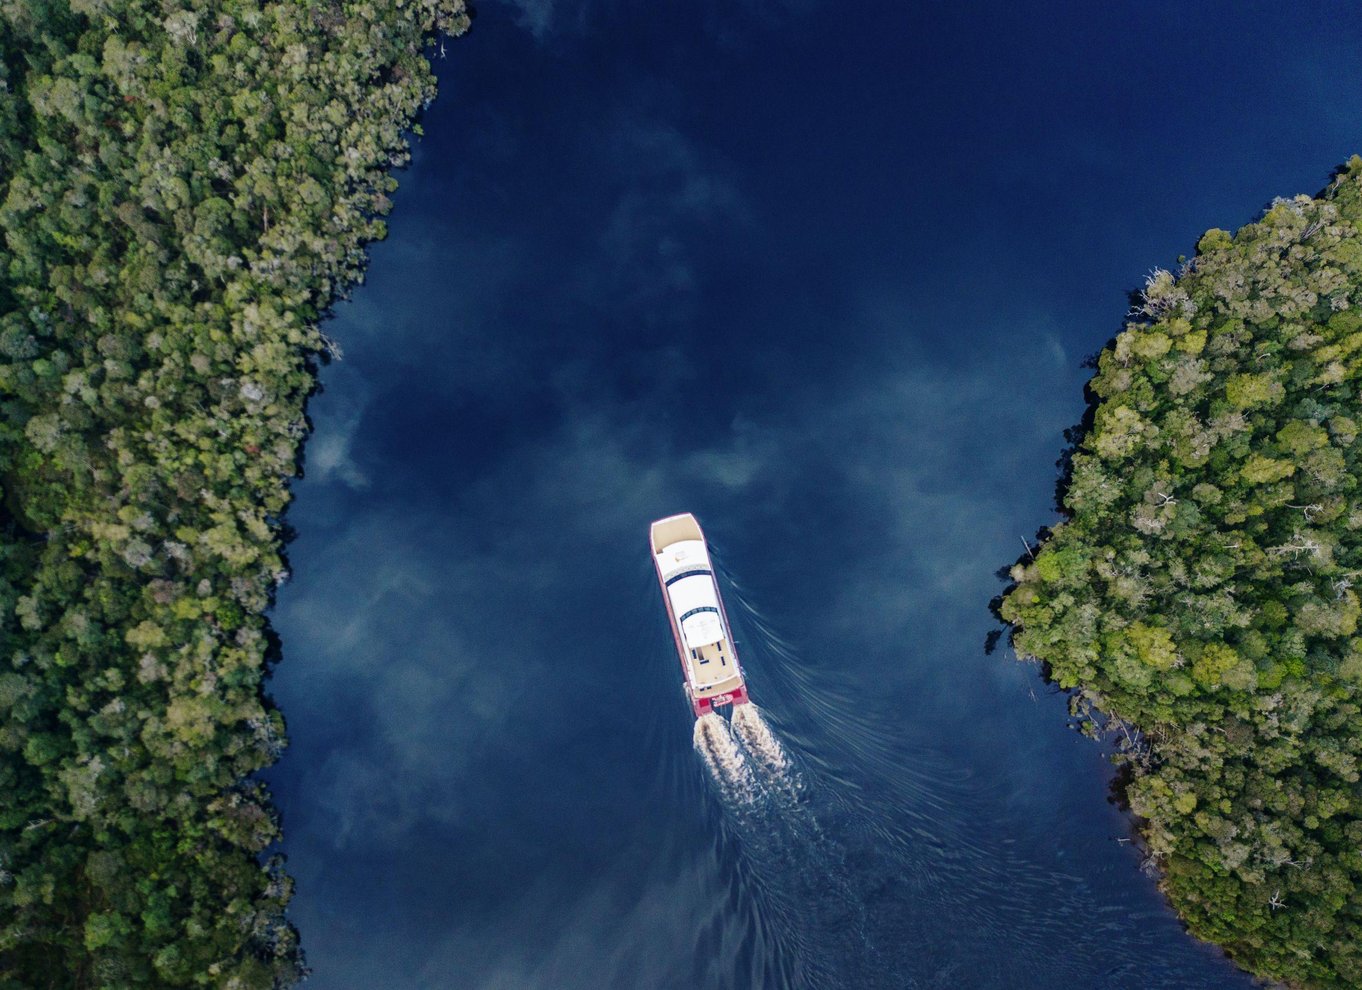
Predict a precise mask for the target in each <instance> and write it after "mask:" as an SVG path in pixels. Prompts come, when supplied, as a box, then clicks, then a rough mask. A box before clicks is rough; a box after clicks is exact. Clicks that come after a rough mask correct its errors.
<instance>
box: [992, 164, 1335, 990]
mask: <svg viewBox="0 0 1362 990" xmlns="http://www.w3.org/2000/svg"><path fill="white" fill-rule="evenodd" d="M1359 383H1362V159H1359V158H1353V159H1352V160H1351V161H1350V162H1349V163H1347V165H1345V166H1344V167H1343V168H1341V169H1340V170H1339V171H1338V172H1337V173H1336V174H1335V176H1334V178H1333V181H1332V182H1330V183H1329V185H1328V186H1327V188H1326V189H1324V190H1323V191H1322V192H1321V193H1320V194H1319V195H1317V196H1315V197H1308V196H1297V197H1295V198H1292V199H1279V200H1276V201H1275V202H1274V203H1273V204H1272V205H1271V207H1270V208H1268V209H1267V210H1266V212H1265V213H1264V215H1263V216H1262V217H1261V218H1260V219H1259V220H1257V221H1256V222H1254V223H1251V224H1249V225H1247V226H1245V227H1244V228H1243V229H1241V230H1240V231H1238V233H1236V234H1230V233H1228V232H1227V231H1224V230H1211V231H1208V232H1207V233H1206V234H1205V235H1204V236H1203V237H1202V238H1201V240H1200V242H1199V243H1198V244H1197V250H1196V254H1195V256H1194V257H1192V258H1190V259H1184V260H1182V261H1181V264H1180V268H1179V270H1178V271H1177V272H1176V273H1174V272H1169V271H1164V270H1155V271H1154V272H1152V273H1151V274H1150V275H1149V276H1148V278H1147V281H1146V284H1145V287H1144V289H1143V291H1142V292H1140V293H1137V294H1136V296H1135V301H1134V306H1133V307H1132V311H1131V313H1130V315H1129V317H1128V319H1127V322H1126V324H1125V326H1124V328H1123V330H1122V332H1121V333H1120V334H1119V335H1118V336H1117V337H1116V338H1115V340H1114V341H1112V342H1111V343H1110V344H1109V345H1108V346H1107V347H1106V348H1105V349H1104V350H1103V351H1102V352H1101V354H1100V356H1099V358H1098V360H1097V373H1096V375H1095V376H1094V377H1093V378H1092V380H1091V382H1090V383H1089V386H1088V388H1089V399H1090V407H1089V415H1088V417H1087V419H1086V420H1085V422H1084V424H1083V425H1081V426H1080V427H1079V428H1077V429H1076V430H1075V431H1074V432H1073V433H1072V434H1071V435H1070V439H1071V440H1072V441H1073V442H1074V446H1073V447H1072V448H1071V449H1070V450H1069V451H1068V452H1067V453H1066V454H1065V456H1064V457H1063V458H1062V459H1061V461H1060V464H1061V467H1062V468H1063V470H1064V474H1063V477H1062V479H1061V482H1060V490H1061V496H1060V503H1061V504H1060V509H1061V512H1062V516H1063V519H1062V521H1061V522H1060V523H1058V524H1057V525H1055V526H1054V527H1052V528H1051V529H1050V530H1049V531H1048V533H1043V534H1042V535H1043V536H1044V537H1045V538H1044V541H1043V544H1042V546H1041V547H1040V548H1039V549H1038V550H1036V551H1035V552H1030V551H1028V553H1027V554H1026V555H1024V556H1023V557H1022V559H1021V560H1019V561H1018V563H1017V564H1016V565H1015V566H1014V567H1013V568H1012V570H1011V578H1012V581H1013V584H1012V585H1011V586H1010V587H1009V589H1008V591H1007V592H1006V594H1005V595H1004V597H1003V599H1002V601H1001V605H1000V613H1001V615H1002V617H1003V618H1004V619H1005V620H1006V621H1007V622H1009V623H1011V624H1012V643H1013V646H1014V648H1015V650H1016V652H1017V654H1018V656H1019V657H1021V658H1023V659H1039V660H1041V661H1043V662H1044V664H1045V666H1046V668H1047V671H1048V673H1049V675H1050V676H1051V677H1053V678H1054V680H1055V681H1056V682H1057V683H1058V684H1059V685H1060V686H1062V687H1063V688H1066V689H1071V696H1070V697H1071V710H1072V711H1073V713H1074V714H1075V716H1076V717H1077V718H1078V719H1079V724H1081V725H1083V726H1084V727H1085V728H1086V729H1089V730H1093V731H1095V732H1096V731H1104V732H1106V733H1109V734H1110V735H1109V738H1115V739H1116V740H1118V743H1117V746H1118V750H1117V754H1116V759H1117V760H1118V762H1119V763H1121V764H1122V768H1123V779H1124V780H1125V782H1126V783H1125V789H1124V793H1125V796H1126V798H1127V799H1128V801H1129V804H1130V807H1131V809H1132V810H1133V812H1134V813H1135V815H1136V816H1137V817H1138V821H1139V825H1140V829H1141V833H1142V837H1143V842H1144V843H1145V850H1146V853H1147V865H1148V866H1149V868H1150V871H1151V873H1154V874H1155V875H1157V876H1159V877H1160V883H1161V885H1162V889H1163V890H1164V892H1165V893H1166V895H1167V897H1168V899H1169V901H1170V902H1171V904H1172V905H1173V907H1174V908H1175V909H1176V911H1177V912H1178V914H1179V915H1180V916H1181V917H1182V918H1183V919H1184V921H1185V922H1186V924H1187V926H1188V928H1189V929H1190V931H1191V932H1192V933H1193V934H1194V935H1196V936H1197V937H1199V938H1202V939H1205V940H1207V941H1210V942H1214V943H1216V944H1218V945H1221V946H1223V947H1224V948H1225V950H1226V951H1227V952H1228V953H1229V954H1230V956H1231V957H1232V958H1233V959H1234V960H1235V961H1236V962H1237V963H1238V964H1239V965H1241V966H1243V967H1244V968H1245V969H1247V970H1249V971H1250V972H1252V973H1254V974H1257V975H1259V976H1262V977H1266V978H1269V979H1272V980H1276V981H1280V982H1283V983H1286V984H1288V985H1291V986H1295V987H1314V988H1323V987H1358V986H1362V784H1360V783H1359V780H1360V779H1362V635H1359V629H1358V619H1359V614H1360V613H1362V604H1359V598H1358V587H1359V585H1362V499H1360V498H1359V494H1360V493H1359V477H1362V450H1360V448H1362V444H1359V443H1358V442H1357V440H1358V431H1359V416H1360V415H1362V413H1360V411H1359V410H1360V408H1362V407H1360V406H1359V395H1358V390H1359ZM1118 779H1119V778H1118Z"/></svg>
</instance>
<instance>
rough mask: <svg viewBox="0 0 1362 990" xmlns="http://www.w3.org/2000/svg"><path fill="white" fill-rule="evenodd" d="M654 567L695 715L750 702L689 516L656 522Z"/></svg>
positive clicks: (706, 560)
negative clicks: (724, 706) (719, 707)
mask: <svg viewBox="0 0 1362 990" xmlns="http://www.w3.org/2000/svg"><path fill="white" fill-rule="evenodd" d="M650 537H651V543H652V549H653V565H654V566H655V567H656V568H657V580H658V583H659V584H660V585H661V586H662V600H663V602H664V603H665V604H666V606H667V618H668V619H669V620H670V621H671V625H672V637H673V638H674V639H675V640H676V652H677V656H678V657H679V658H680V660H681V670H682V672H683V673H684V674H685V675H686V695H687V697H689V698H690V703H691V707H692V708H693V709H694V710H695V715H696V717H697V718H698V717H700V716H701V715H707V714H709V713H710V712H713V711H714V709H715V708H716V707H718V706H723V705H734V706H736V705H745V704H747V703H748V698H747V685H746V684H745V683H744V682H743V677H742V667H741V666H739V664H738V652H737V650H736V649H734V646H733V634H732V632H730V630H729V625H728V613H726V612H725V611H724V603H723V601H722V600H721V599H720V598H719V586H718V584H717V583H716V581H715V578H714V565H713V564H712V563H711V562H710V559H709V548H708V547H706V546H705V534H704V533H703V532H701V530H700V524H699V523H698V522H696V521H695V517H694V516H693V515H691V514H690V513H689V512H686V513H682V514H681V515H679V516H668V517H667V518H666V519H659V520H658V521H657V522H655V523H653V525H652V530H651V533H650Z"/></svg>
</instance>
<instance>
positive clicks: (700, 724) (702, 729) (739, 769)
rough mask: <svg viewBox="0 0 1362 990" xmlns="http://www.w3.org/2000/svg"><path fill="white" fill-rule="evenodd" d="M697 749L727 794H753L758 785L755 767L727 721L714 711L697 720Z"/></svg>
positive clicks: (745, 795)
mask: <svg viewBox="0 0 1362 990" xmlns="http://www.w3.org/2000/svg"><path fill="white" fill-rule="evenodd" d="M695 751H696V752H697V753H699V754H700V757H701V759H703V760H704V761H705V765H706V766H707V767H709V772H710V774H711V775H713V777H714V779H715V781H716V782H717V783H718V784H719V786H720V788H721V789H722V790H723V792H724V794H725V795H726V796H728V797H731V798H748V797H750V796H751V795H752V793H753V791H754V789H755V788H754V784H755V781H754V780H753V777H752V768H751V767H750V766H748V763H747V758H746V757H745V756H744V755H743V752H742V750H741V749H739V748H738V741H737V740H736V739H734V738H733V733H732V732H730V731H729V728H728V723H727V722H725V721H724V720H723V719H722V718H721V717H720V716H718V715H715V714H714V713H713V712H711V713H709V714H708V715H701V716H700V717H699V718H697V719H696V720H695Z"/></svg>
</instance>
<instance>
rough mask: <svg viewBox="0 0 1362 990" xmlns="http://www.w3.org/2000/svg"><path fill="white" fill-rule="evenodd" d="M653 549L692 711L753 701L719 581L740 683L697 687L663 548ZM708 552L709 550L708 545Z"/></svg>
mask: <svg viewBox="0 0 1362 990" xmlns="http://www.w3.org/2000/svg"><path fill="white" fill-rule="evenodd" d="M672 518H677V517H672ZM692 519H693V517H692ZM664 522H666V520H659V522H658V523H654V524H653V526H654V528H656V527H657V526H658V525H659V523H664ZM696 529H697V532H698V524H697V526H696ZM701 539H702V540H703V535H701ZM651 549H652V551H653V553H652V558H653V570H654V572H655V573H656V575H657V583H658V590H659V591H661V593H662V602H663V605H664V606H665V608H666V610H667V624H668V625H669V626H671V630H672V643H673V644H674V645H675V647H676V656H677V661H678V662H679V663H680V665H681V675H682V678H683V681H684V684H685V688H686V698H687V700H689V702H690V706H691V711H692V712H693V714H694V715H695V717H696V718H699V717H700V716H702V715H708V714H710V713H712V712H715V711H716V710H718V709H721V708H730V707H737V706H738V705H745V704H749V703H750V699H749V698H748V695H747V682H746V681H745V680H744V679H743V675H742V667H741V665H740V664H739V662H738V658H737V650H736V647H734V646H733V644H732V632H731V629H732V627H731V626H729V624H728V611H727V609H726V608H725V607H724V603H723V598H722V596H720V595H719V594H718V584H717V581H716V583H715V588H714V590H715V600H716V602H717V606H718V611H719V615H720V617H721V618H722V621H723V631H724V640H723V642H724V643H726V644H727V645H728V647H729V650H730V652H731V653H732V657H733V667H734V670H735V677H736V680H737V684H736V685H734V686H733V687H731V688H726V689H725V690H722V691H718V692H714V691H708V690H706V689H700V690H697V689H696V687H695V684H694V683H693V681H692V678H691V667H690V664H689V663H688V660H689V658H690V655H691V651H690V650H689V648H688V647H687V645H686V640H685V634H684V632H683V629H682V624H681V622H680V621H679V620H678V617H677V614H676V610H675V608H674V607H673V605H672V597H671V595H670V594H668V591H667V576H666V575H665V574H664V573H663V571H662V565H661V562H660V558H659V556H658V552H657V551H658V550H659V548H658V547H657V546H656V545H651ZM706 552H708V550H707V548H706Z"/></svg>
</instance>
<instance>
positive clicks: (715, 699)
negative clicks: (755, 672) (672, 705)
mask: <svg viewBox="0 0 1362 990" xmlns="http://www.w3.org/2000/svg"><path fill="white" fill-rule="evenodd" d="M690 703H691V708H693V709H694V710H695V717H696V718H699V717H700V716H701V715H709V714H711V713H713V712H714V711H715V710H716V709H718V708H725V707H728V706H732V707H734V708H737V707H738V706H739V705H746V704H750V703H751V702H750V699H749V698H748V697H747V685H746V684H741V685H739V686H738V687H736V688H734V689H733V690H732V691H726V692H724V693H723V694H715V695H711V696H709V697H707V698H696V697H693V696H692V697H691V699H690Z"/></svg>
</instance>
